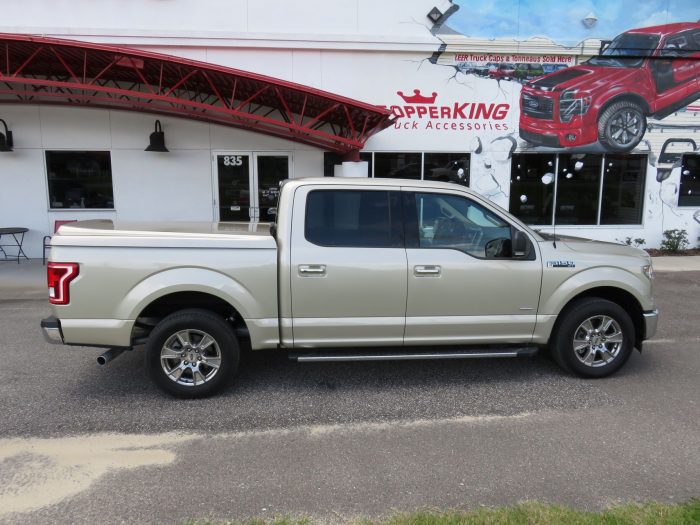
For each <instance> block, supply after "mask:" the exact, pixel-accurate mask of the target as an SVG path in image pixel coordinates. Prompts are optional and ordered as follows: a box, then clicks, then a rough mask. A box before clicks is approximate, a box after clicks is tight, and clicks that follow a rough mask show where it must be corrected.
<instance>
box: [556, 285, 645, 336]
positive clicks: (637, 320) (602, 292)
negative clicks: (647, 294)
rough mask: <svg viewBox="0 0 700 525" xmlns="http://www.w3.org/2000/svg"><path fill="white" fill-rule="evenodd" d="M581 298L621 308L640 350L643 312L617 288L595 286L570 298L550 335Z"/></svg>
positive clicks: (631, 295) (621, 289)
mask: <svg viewBox="0 0 700 525" xmlns="http://www.w3.org/2000/svg"><path fill="white" fill-rule="evenodd" d="M583 298H599V299H605V300H608V301H610V302H613V303H615V304H617V305H619V306H620V307H622V308H623V309H624V310H625V311H626V312H627V313H628V314H629V315H630V318H631V319H632V324H633V325H634V343H635V346H636V347H637V348H641V344H642V340H643V339H644V311H643V309H642V305H641V304H640V302H639V301H638V300H637V298H636V297H635V296H634V295H633V294H632V293H630V292H628V291H627V290H624V289H623V288H620V287H617V286H596V287H593V288H589V289H587V290H583V291H581V292H579V293H578V294H576V295H575V296H573V297H571V298H570V299H569V300H568V301H567V302H566V304H565V305H564V307H563V308H562V309H561V311H560V312H559V314H558V315H557V319H556V321H555V323H554V326H553V328H552V333H555V331H556V329H557V327H558V325H559V324H560V323H561V321H562V319H563V318H564V316H565V314H566V312H567V311H568V310H569V309H570V308H571V306H572V305H573V304H574V303H575V302H576V301H579V300H581V299H583Z"/></svg>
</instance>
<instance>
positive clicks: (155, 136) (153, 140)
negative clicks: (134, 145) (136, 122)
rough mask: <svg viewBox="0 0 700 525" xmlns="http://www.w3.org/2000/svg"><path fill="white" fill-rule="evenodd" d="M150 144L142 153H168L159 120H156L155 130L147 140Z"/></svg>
mask: <svg viewBox="0 0 700 525" xmlns="http://www.w3.org/2000/svg"><path fill="white" fill-rule="evenodd" d="M148 141H149V142H150V144H148V147H147V148H146V149H145V150H144V151H161V152H163V153H167V152H168V148H166V147H165V133H163V127H162V126H161V125H160V120H156V129H155V131H154V132H153V133H151V136H150V137H149V138H148Z"/></svg>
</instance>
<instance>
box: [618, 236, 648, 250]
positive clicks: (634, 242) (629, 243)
mask: <svg viewBox="0 0 700 525" xmlns="http://www.w3.org/2000/svg"><path fill="white" fill-rule="evenodd" d="M619 240H620V239H618V241H619ZM622 242H623V243H624V244H626V245H627V246H634V247H635V248H639V247H640V246H644V245H645V244H646V243H647V242H646V241H645V240H644V239H642V238H641V237H637V238H636V239H633V238H632V237H625V240H624V241H622Z"/></svg>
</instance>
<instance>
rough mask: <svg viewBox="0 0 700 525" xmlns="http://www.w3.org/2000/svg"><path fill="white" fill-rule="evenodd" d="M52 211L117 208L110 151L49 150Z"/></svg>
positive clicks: (48, 164) (47, 156) (47, 158)
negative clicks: (55, 209)
mask: <svg viewBox="0 0 700 525" xmlns="http://www.w3.org/2000/svg"><path fill="white" fill-rule="evenodd" d="M46 171H47V176H48V182H49V206H50V207H51V208H114V196H113V192H112V164H111V162H110V157H109V151H47V152H46Z"/></svg>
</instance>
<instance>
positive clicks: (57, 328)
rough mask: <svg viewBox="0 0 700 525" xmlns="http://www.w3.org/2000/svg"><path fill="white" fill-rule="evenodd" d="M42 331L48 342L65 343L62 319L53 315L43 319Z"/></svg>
mask: <svg viewBox="0 0 700 525" xmlns="http://www.w3.org/2000/svg"><path fill="white" fill-rule="evenodd" d="M41 333H42V334H43V335H44V339H45V340H46V342H47V343H51V344H54V345H61V344H63V333H62V332H61V321H59V320H58V319H56V318H55V317H54V316H53V315H52V316H51V317H47V318H46V319H42V320H41Z"/></svg>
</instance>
